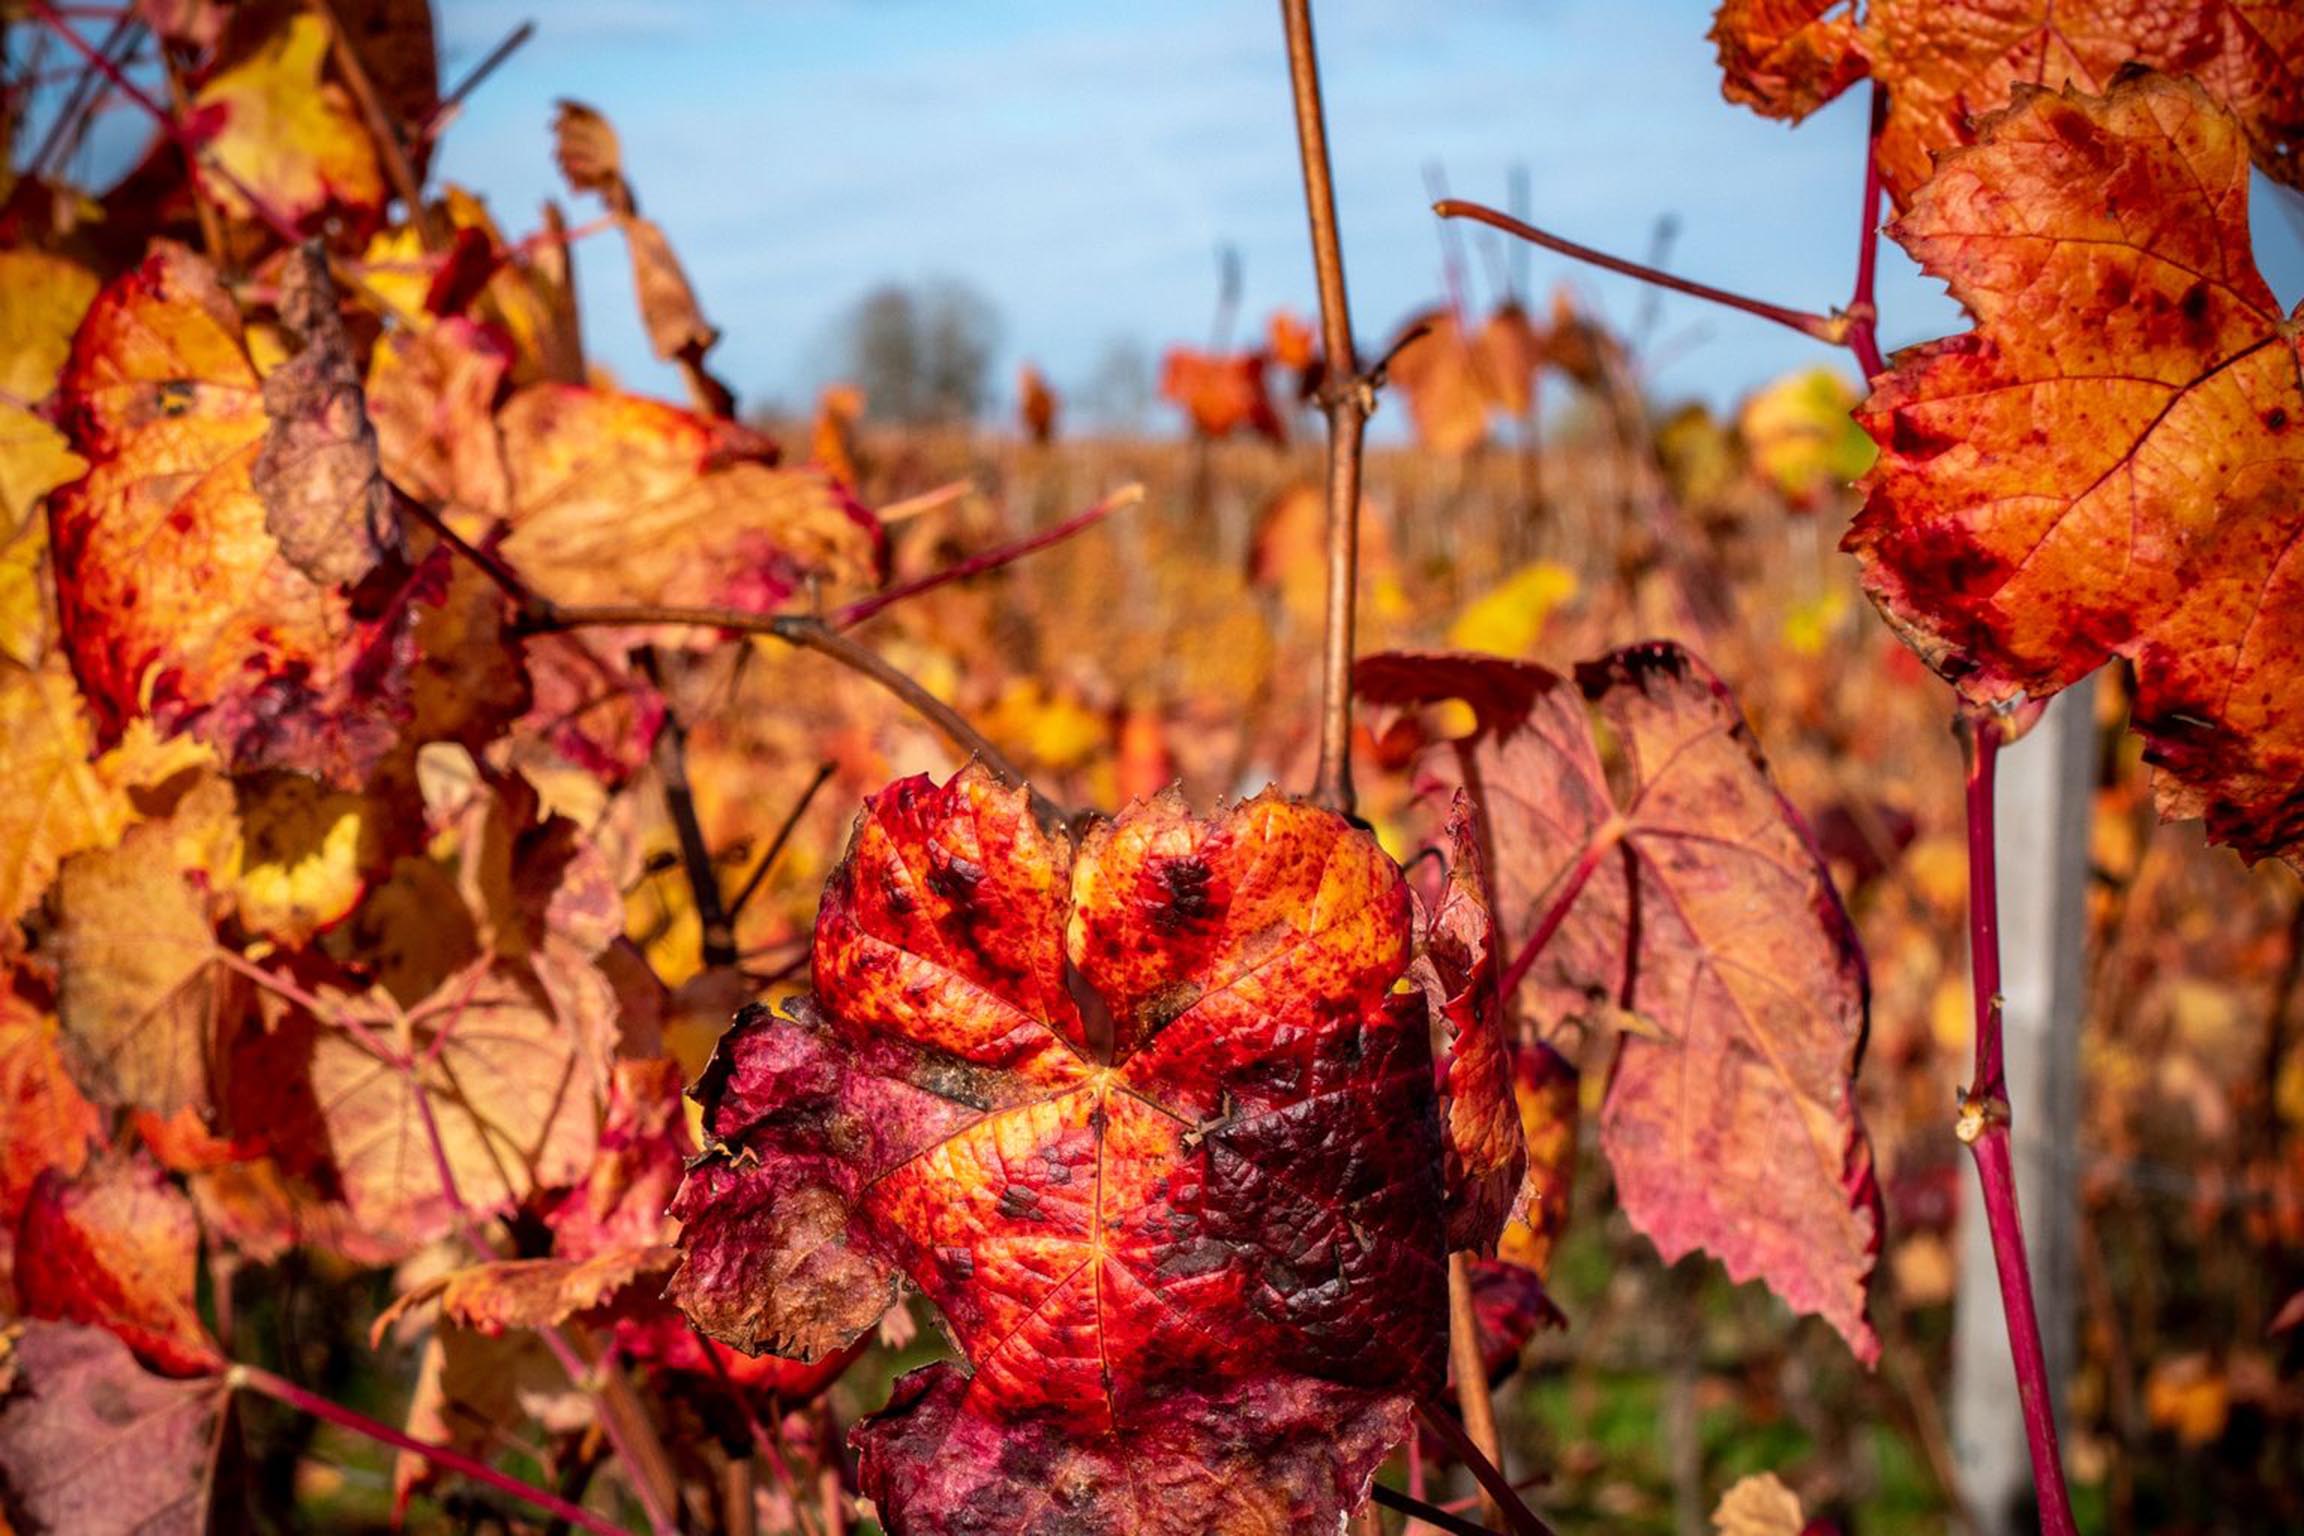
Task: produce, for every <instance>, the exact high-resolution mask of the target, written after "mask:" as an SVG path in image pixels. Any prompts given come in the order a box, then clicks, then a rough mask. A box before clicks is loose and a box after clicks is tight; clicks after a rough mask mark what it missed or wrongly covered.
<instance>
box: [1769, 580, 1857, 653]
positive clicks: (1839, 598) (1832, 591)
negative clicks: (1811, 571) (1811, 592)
mask: <svg viewBox="0 0 2304 1536" xmlns="http://www.w3.org/2000/svg"><path fill="white" fill-rule="evenodd" d="M1853 606H1854V605H1853V604H1852V603H1851V602H1850V601H1849V597H1848V589H1847V588H1846V587H1837V586H1835V587H1827V588H1825V589H1824V590H1823V591H1821V592H1819V593H1817V594H1816V595H1815V596H1814V597H1811V598H1809V599H1808V600H1807V601H1805V602H1798V603H1794V604H1793V605H1792V606H1791V608H1790V609H1788V610H1787V611H1786V612H1785V615H1784V647H1785V649H1786V650H1789V651H1790V652H1791V653H1792V654H1793V655H1795V656H1821V655H1823V654H1824V652H1825V651H1826V650H1827V649H1828V648H1829V647H1830V646H1831V645H1832V644H1833V642H1834V641H1835V640H1837V639H1838V638H1839V635H1840V632H1841V630H1842V629H1843V628H1845V627H1846V625H1847V623H1848V614H1849V611H1850V609H1851V608H1852V607H1853Z"/></svg>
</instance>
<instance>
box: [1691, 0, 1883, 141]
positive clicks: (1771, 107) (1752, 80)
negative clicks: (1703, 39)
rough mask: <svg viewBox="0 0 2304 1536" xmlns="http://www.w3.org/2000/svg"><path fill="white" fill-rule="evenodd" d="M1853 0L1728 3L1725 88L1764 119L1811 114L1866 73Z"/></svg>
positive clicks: (1719, 43) (1716, 24) (1715, 27)
mask: <svg viewBox="0 0 2304 1536" xmlns="http://www.w3.org/2000/svg"><path fill="white" fill-rule="evenodd" d="M1855 10H1856V7H1855V4H1854V0H1723V3H1722V4H1721V6H1720V9H1719V11H1718V12H1717V13H1716V14H1715V15H1714V16H1713V18H1712V42H1713V44H1714V46H1716V47H1717V48H1718V49H1719V50H1720V73H1721V76H1722V84H1721V90H1722V93H1723V94H1724V95H1726V96H1727V98H1728V99H1729V100H1730V101H1734V102H1740V103H1742V104H1743V105H1745V106H1747V107H1750V108H1751V109H1752V110H1753V111H1755V112H1758V113H1760V114H1761V115H1762V116H1764V117H1789V118H1793V119H1799V118H1803V117H1806V116H1807V115H1808V114H1809V113H1811V112H1813V111H1815V110H1816V109H1817V108H1818V107H1821V106H1822V105H1824V103H1826V102H1828V101H1830V100H1831V99H1832V98H1833V97H1835V96H1837V95H1839V94H1840V93H1841V92H1842V91H1844V90H1846V89H1848V87H1849V86H1851V85H1853V84H1854V83H1855V82H1856V81H1858V80H1861V79H1862V78H1863V77H1864V57H1863V55H1862V53H1860V52H1859V51H1858V49H1857V46H1856V37H1857V32H1856V14H1855Z"/></svg>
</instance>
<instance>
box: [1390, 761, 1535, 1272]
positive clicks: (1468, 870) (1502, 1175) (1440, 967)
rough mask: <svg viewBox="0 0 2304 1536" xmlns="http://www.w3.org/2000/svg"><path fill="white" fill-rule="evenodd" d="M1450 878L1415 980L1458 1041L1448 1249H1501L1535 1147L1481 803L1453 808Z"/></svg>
mask: <svg viewBox="0 0 2304 1536" xmlns="http://www.w3.org/2000/svg"><path fill="white" fill-rule="evenodd" d="M1446 837H1447V848H1448V880H1447V885H1446V886H1445V888H1444V889H1443V890H1442V892H1441V895H1440V899H1439V900H1438V901H1437V902H1435V903H1434V904H1433V906H1432V908H1431V910H1430V911H1429V912H1421V911H1420V912H1419V913H1418V916H1419V918H1420V919H1421V921H1420V922H1419V924H1418V927H1419V928H1420V930H1421V933H1420V939H1421V943H1420V944H1419V953H1418V955H1417V957H1416V961H1415V963H1414V964H1413V965H1412V966H1411V967H1410V968H1409V973H1408V974H1409V976H1410V977H1411V979H1413V980H1414V981H1415V982H1416V984H1417V985H1418V986H1419V987H1421V988H1422V989H1423V992H1424V1000H1425V1004H1426V1006H1427V1007H1429V1008H1430V1009H1431V1011H1432V1016H1433V1017H1434V1018H1436V1019H1439V1020H1440V1021H1441V1022H1442V1023H1444V1024H1445V1025H1446V1026H1447V1028H1448V1033H1449V1036H1450V1038H1451V1039H1452V1040H1453V1041H1454V1044H1453V1045H1452V1046H1451V1048H1450V1050H1449V1052H1448V1064H1447V1070H1446V1074H1445V1076H1444V1077H1443V1078H1442V1079H1441V1091H1442V1093H1443V1094H1444V1096H1445V1098H1446V1104H1445V1106H1444V1109H1443V1112H1442V1116H1441V1122H1440V1128H1441V1139H1442V1146H1443V1151H1444V1153H1445V1157H1446V1168H1447V1182H1448V1246H1449V1247H1450V1248H1451V1249H1458V1248H1462V1249H1470V1250H1472V1251H1473V1252H1476V1253H1483V1254H1485V1253H1492V1252H1494V1251H1495V1248H1496V1239H1497V1237H1498V1236H1499V1235H1500V1234H1501V1233H1502V1232H1503V1230H1504V1224H1505V1221H1506V1219H1507V1218H1509V1217H1510V1216H1511V1214H1512V1212H1513V1209H1514V1207H1515V1205H1516V1204H1517V1203H1518V1201H1519V1196H1520V1191H1521V1183H1522V1180H1523V1178H1524V1177H1525V1175H1526V1173H1527V1171H1528V1144H1527V1141H1526V1139H1525V1138H1524V1137H1523V1136H1522V1135H1521V1134H1520V1112H1519V1108H1518V1106H1517V1105H1515V1104H1514V1102H1513V1098H1512V1060H1511V1055H1510V1050H1509V1042H1508V1041H1507V1039H1506V1037H1505V1033H1504V1018H1503V1014H1504V1007H1503V998H1502V996H1501V995H1500V994H1499V993H1498V992H1497V990H1496V988H1497V965H1496V950H1495V929H1494V926H1493V925H1492V924H1491V922H1490V921H1489V915H1488V891H1487V881H1486V877H1485V876H1484V875H1483V874H1482V872H1481V864H1480V838H1479V833H1478V831H1477V829H1476V828H1475V827H1474V825H1473V821H1472V802H1471V799H1470V798H1469V797H1468V796H1465V795H1462V794H1459V795H1458V796H1457V797H1456V802H1455V804H1453V805H1451V806H1450V807H1449V808H1448V830H1447V833H1446Z"/></svg>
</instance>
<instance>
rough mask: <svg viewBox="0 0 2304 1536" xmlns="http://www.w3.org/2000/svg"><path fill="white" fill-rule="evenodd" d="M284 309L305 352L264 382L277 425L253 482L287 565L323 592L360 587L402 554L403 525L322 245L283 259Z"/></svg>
mask: <svg viewBox="0 0 2304 1536" xmlns="http://www.w3.org/2000/svg"><path fill="white" fill-rule="evenodd" d="M279 309H280V318H281V320H282V322H283V323H284V324H285V325H286V326H287V328H288V330H289V332H290V333H291V334H292V335H294V336H295V337H297V338H299V339H300V341H301V346H300V347H299V348H298V350H297V351H296V353H295V354H294V355H293V356H291V357H290V358H289V359H288V360H287V361H285V362H283V363H282V364H280V366H279V367H277V368H274V369H273V370H272V371H271V372H270V373H268V374H266V375H265V376H264V414H265V415H266V416H267V417H268V418H269V419H270V425H269V426H268V427H267V428H266V431H265V435H264V448H263V451H262V452H261V453H259V454H258V455H257V456H256V464H255V467H254V469H253V470H251V471H250V474H249V478H250V481H251V482H252V483H253V484H254V485H255V487H256V494H257V495H259V496H261V497H263V498H264V526H265V529H266V531H268V532H269V533H270V534H271V535H272V537H273V538H274V539H276V540H278V541H279V545H280V553H281V555H282V556H283V557H284V558H286V559H287V561H288V563H289V564H291V565H293V566H295V567H296V569H297V570H299V571H301V572H303V573H304V575H306V576H307V577H309V578H311V580H313V581H314V582H316V583H319V584H321V585H323V586H325V585H328V584H331V583H334V584H340V585H341V584H349V583H352V582H357V581H359V580H360V579H361V578H362V577H364V576H366V575H367V574H368V573H369V572H370V571H372V570H374V569H375V568H376V567H377V565H378V564H379V563H381V562H382V561H385V560H388V559H391V558H394V557H396V556H397V555H398V554H399V553H400V521H399V517H398V514H397V513H396V512H395V511H394V510H393V506H392V493H391V488H390V487H388V486H387V485H385V483H384V470H383V467H382V465H381V464H379V463H378V461H377V452H376V429H375V428H374V427H372V426H370V425H369V422H368V408H367V404H366V402H365V401H364V400H363V398H362V396H361V392H360V369H359V365H358V364H357V363H356V362H355V361H354V360H353V356H352V342H351V338H350V337H348V336H347V335H346V334H345V331H344V320H343V317H342V316H341V315H339V314H338V313H337V312H336V285H335V283H334V282H333V281H332V280H330V278H329V276H328V258H327V256H326V255H325V254H323V253H322V251H321V249H320V246H319V244H318V242H316V241H315V242H313V243H311V244H308V245H302V246H298V247H297V248H296V249H294V250H292V251H290V252H289V253H288V255H287V257H286V259H285V260H284V261H283V263H282V265H281V278H280V302H279Z"/></svg>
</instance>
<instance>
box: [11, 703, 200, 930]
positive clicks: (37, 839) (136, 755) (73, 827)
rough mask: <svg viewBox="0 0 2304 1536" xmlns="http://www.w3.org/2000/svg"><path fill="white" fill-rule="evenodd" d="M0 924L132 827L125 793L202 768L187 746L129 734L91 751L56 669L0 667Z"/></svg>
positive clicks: (133, 813) (77, 707)
mask: <svg viewBox="0 0 2304 1536" xmlns="http://www.w3.org/2000/svg"><path fill="white" fill-rule="evenodd" d="M0 739H4V740H6V741H7V743H8V754H7V758H6V762H5V765H4V766H0V852H4V855H5V856H4V857H0V922H13V921H14V920H15V919H17V918H19V917H22V916H23V915H24V914H25V913H26V912H27V911H29V910H30V909H31V908H32V907H33V905H34V904H35V903H37V902H38V901H39V900H40V897H41V894H42V893H43V892H45V891H46V890H47V889H48V887H49V884H50V883H51V882H52V881H53V880H54V879H55V878H56V872H57V870H58V869H59V868H60V867H61V865H62V863H63V861H64V860H65V859H66V858H68V857H69V856H71V855H72V854H75V853H81V852H84V851H87V850H89V849H97V848H108V847H111V846H112V845H113V844H115V843H117V842H118V841H119V840H120V836H121V834H122V833H123V832H125V831H126V830H127V829H128V828H129V827H130V826H131V825H133V824H134V823H135V822H136V821H137V820H138V813H137V809H136V805H135V799H134V794H135V792H136V791H139V790H144V789H149V788H151V787H152V786H155V785H157V784H159V783H161V782H162V781H163V780H165V779H168V778H170V777H171V776H173V775H175V774H177V773H179V772H182V771H183V770H185V769H188V768H192V767H196V766H197V765H199V764H201V763H202V762H205V761H206V760H207V757H208V754H207V752H206V750H205V749H204V748H202V747H200V746H199V745H197V744H196V743H193V742H188V741H179V742H174V743H165V742H161V741H159V740H157V739H156V738H155V737H154V735H153V733H152V730H151V728H150V727H149V726H146V725H143V724H137V725H134V726H131V727H130V728H129V731H128V733H127V735H126V736H125V737H124V738H123V739H122V740H121V742H120V744H119V745H118V746H116V747H114V748H112V749H111V750H110V751H107V752H101V753H100V752H98V751H97V748H96V740H95V727H94V725H93V723H92V722H91V721H90V720H89V719H88V712H87V710H86V709H85V707H83V705H82V704H81V701H80V691H79V689H78V688H76V687H74V686H73V682H72V678H71V675H70V674H69V673H68V672H66V671H65V670H64V666H63V663H62V662H61V661H51V662H49V663H47V664H45V665H43V666H42V667H41V668H39V669H38V670H37V671H34V670H28V669H25V668H22V667H17V666H12V665H7V664H0Z"/></svg>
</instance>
